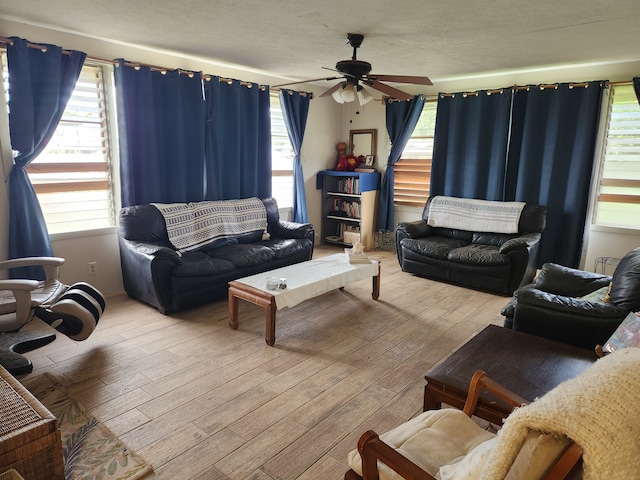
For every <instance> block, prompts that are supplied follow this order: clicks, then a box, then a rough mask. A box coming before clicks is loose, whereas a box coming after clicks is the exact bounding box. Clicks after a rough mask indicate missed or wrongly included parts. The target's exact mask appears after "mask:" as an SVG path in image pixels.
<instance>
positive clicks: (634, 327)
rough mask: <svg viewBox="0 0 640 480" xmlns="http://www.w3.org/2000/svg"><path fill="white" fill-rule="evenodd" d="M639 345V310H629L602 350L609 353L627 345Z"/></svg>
mask: <svg viewBox="0 0 640 480" xmlns="http://www.w3.org/2000/svg"><path fill="white" fill-rule="evenodd" d="M638 346H640V312H638V313H636V312H629V314H628V315H627V316H626V317H625V318H624V320H623V321H622V323H621V324H620V325H619V326H618V328H617V329H616V331H615V332H613V334H612V335H611V336H610V337H609V340H607V342H606V343H605V344H604V346H603V347H602V350H603V351H605V352H607V353H611V352H615V351H616V350H620V349H623V348H627V347H638Z"/></svg>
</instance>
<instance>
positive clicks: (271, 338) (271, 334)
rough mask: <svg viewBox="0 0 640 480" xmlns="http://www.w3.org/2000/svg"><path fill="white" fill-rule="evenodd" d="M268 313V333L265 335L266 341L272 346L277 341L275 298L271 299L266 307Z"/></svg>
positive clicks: (266, 326) (266, 328)
mask: <svg viewBox="0 0 640 480" xmlns="http://www.w3.org/2000/svg"><path fill="white" fill-rule="evenodd" d="M264 309H265V313H266V325H265V330H266V333H267V335H266V336H265V339H264V340H265V342H267V345H269V346H270V347H272V346H273V344H274V343H276V311H277V308H276V302H275V299H274V300H272V301H271V303H269V304H268V305H265V307H264Z"/></svg>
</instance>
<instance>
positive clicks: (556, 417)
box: [482, 348, 640, 480]
mask: <svg viewBox="0 0 640 480" xmlns="http://www.w3.org/2000/svg"><path fill="white" fill-rule="evenodd" d="M530 430H540V431H543V432H552V433H553V432H555V433H559V434H564V435H566V436H567V437H569V438H571V439H572V440H574V441H575V442H576V443H577V444H578V445H580V447H582V450H583V461H584V480H594V479H607V480H615V479H620V480H622V479H624V480H629V479H632V478H639V477H640V473H639V472H640V469H639V467H638V461H639V459H640V348H627V349H625V350H619V351H617V352H615V353H612V354H610V355H607V356H606V357H604V358H602V359H600V360H598V361H597V362H596V363H595V364H594V365H593V366H591V367H590V368H589V369H588V370H586V371H585V372H584V373H582V374H581V375H579V376H578V377H576V378H573V379H571V380H568V381H566V382H564V383H562V384H560V385H558V386H557V387H556V388H555V389H553V390H551V391H550V392H549V393H547V394H546V395H544V396H543V397H541V398H540V399H538V400H536V401H534V402H532V403H531V404H529V405H527V406H525V407H522V408H519V409H517V410H516V411H515V412H513V413H512V414H511V415H510V416H509V417H508V418H507V420H506V421H505V424H504V426H503V428H502V430H500V433H499V434H498V440H497V444H496V446H495V449H494V450H493V452H492V454H491V455H492V456H491V458H490V459H489V461H488V465H487V466H486V467H485V469H484V471H483V475H482V479H483V480H498V479H500V480H502V479H503V478H504V477H505V475H506V474H507V472H508V470H509V468H510V466H511V464H512V463H513V461H514V459H515V457H516V455H517V453H518V451H519V450H520V447H521V445H522V443H523V441H524V439H525V437H526V435H527V432H529V431H530Z"/></svg>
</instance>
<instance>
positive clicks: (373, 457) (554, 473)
mask: <svg viewBox="0 0 640 480" xmlns="http://www.w3.org/2000/svg"><path fill="white" fill-rule="evenodd" d="M484 390H487V391H489V392H491V393H493V394H494V395H495V396H497V397H498V398H499V399H500V400H502V401H504V402H506V403H507V404H508V405H511V406H513V407H519V406H522V405H525V404H527V403H528V402H527V401H526V400H525V399H523V398H521V397H520V396H518V395H516V394H515V393H513V392H511V391H509V390H508V389H506V388H505V387H503V386H502V385H500V384H498V383H497V382H495V381H494V380H492V379H491V378H489V377H487V376H486V374H485V373H484V372H482V371H480V370H478V371H477V372H476V373H475V374H474V376H473V378H472V380H471V385H470V388H469V394H468V396H467V399H466V403H465V405H464V408H463V410H462V412H463V413H464V414H466V415H467V416H468V417H471V415H472V414H473V412H474V411H475V408H476V404H477V402H478V398H479V396H480V393H481V392H482V391H484ZM437 412H439V411H436V410H432V411H429V412H425V413H423V414H422V415H421V416H427V417H428V416H429V415H430V414H434V413H437ZM440 412H441V411H440ZM414 420H415V419H414ZM407 423H409V422H407ZM469 423H470V424H471V423H472V422H469ZM405 425H406V424H405ZM473 425H475V427H470V428H471V431H470V433H471V435H473V434H477V433H478V432H473V428H477V429H478V430H482V428H481V427H480V426H477V425H476V424H475V423H473ZM402 427H403V426H400V427H398V428H402ZM396 430H397V429H396ZM392 432H393V430H392V431H391V432H389V433H392ZM458 433H459V432H458ZM386 435H389V434H386ZM483 435H486V433H485V434H483ZM536 435H537V436H540V435H542V436H545V434H542V433H539V432H536V434H535V435H534V436H532V437H531V438H532V441H533V443H535V442H537V441H538V440H537V439H535V437H536ZM527 441H529V439H528V440H527ZM555 443H558V442H557V441H556V442H555ZM530 447H531V444H530V445H529V447H527V448H526V450H527V453H531V452H533V455H536V450H535V448H530ZM522 450H525V447H524V446H523V449H522ZM551 450H553V451H549V450H547V451H546V452H544V453H542V454H541V452H540V450H537V452H538V454H539V455H540V456H542V457H544V459H543V460H542V462H546V461H547V460H550V461H548V462H547V464H542V465H541V464H540V462H537V463H538V464H537V465H536V466H535V467H532V466H531V465H532V463H535V462H532V461H531V460H532V459H531V458H526V455H524V454H523V455H522V458H520V457H521V455H519V456H518V459H516V462H518V461H520V467H518V468H525V469H528V470H531V469H532V468H533V469H534V470H536V469H537V473H536V472H530V474H531V476H527V478H540V479H545V480H560V479H565V478H572V476H573V475H574V474H576V472H577V471H579V468H580V463H581V455H582V450H581V449H580V447H579V446H578V445H576V444H575V443H573V442H571V441H570V440H569V439H567V438H566V437H565V439H564V442H563V443H562V444H558V445H553V446H552V447H551ZM413 453H414V454H415V451H414V452H413ZM428 454H429V452H427V451H425V452H424V455H428ZM469 454H470V455H471V452H469ZM414 458H415V457H414ZM378 462H380V463H382V464H384V465H386V466H387V467H388V468H389V469H390V471H388V469H386V467H382V468H384V469H385V470H387V471H385V472H382V474H381V472H380V471H379V470H380V468H381V467H380V466H379V463H378ZM523 462H524V463H523ZM349 464H350V466H351V467H352V470H349V471H348V472H347V473H346V474H345V480H379V479H383V480H384V479H388V478H394V479H395V478H405V479H411V480H435V474H436V473H437V469H438V467H437V466H436V467H435V468H434V471H433V472H431V473H429V472H427V471H426V470H425V469H424V468H422V467H421V466H419V465H417V464H416V463H414V462H413V461H411V460H410V459H408V458H407V457H405V456H404V455H403V454H402V453H400V452H399V451H398V450H397V449H396V448H394V447H393V446H390V445H388V444H387V443H385V442H384V441H383V440H381V439H380V437H378V435H377V434H376V433H375V432H373V431H371V430H369V431H368V432H365V433H364V434H363V435H362V436H361V437H360V440H359V441H358V449H357V454H356V451H354V452H351V454H350V455H349ZM360 465H361V470H360V469H359V468H358V466H360ZM354 468H355V470H354ZM356 470H359V471H361V475H360V474H359V472H356ZM512 470H514V468H513V467H512ZM390 472H391V473H390ZM393 472H395V473H393ZM511 473H512V472H511V471H510V476H508V477H507V478H513V480H521V479H522V478H523V476H522V471H520V472H519V473H514V475H511ZM394 475H395V476H394ZM527 475H529V474H527ZM464 478H467V477H464Z"/></svg>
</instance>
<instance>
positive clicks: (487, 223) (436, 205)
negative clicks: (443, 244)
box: [427, 195, 525, 233]
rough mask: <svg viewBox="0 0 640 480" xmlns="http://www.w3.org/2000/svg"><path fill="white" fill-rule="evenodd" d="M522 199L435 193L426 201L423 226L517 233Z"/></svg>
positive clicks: (522, 205) (522, 206) (522, 203)
mask: <svg viewBox="0 0 640 480" xmlns="http://www.w3.org/2000/svg"><path fill="white" fill-rule="evenodd" d="M524 206H525V203H524V202H497V201H492V200H476V199H472V198H456V197H444V196H440V195H438V196H435V197H433V198H432V199H431V203H430V204H429V216H428V217H427V225H429V226H431V227H446V228H456V229H460V230H469V231H472V232H495V233H518V225H519V222H520V214H521V213H522V209H523V208H524Z"/></svg>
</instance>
